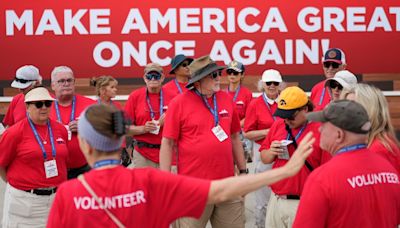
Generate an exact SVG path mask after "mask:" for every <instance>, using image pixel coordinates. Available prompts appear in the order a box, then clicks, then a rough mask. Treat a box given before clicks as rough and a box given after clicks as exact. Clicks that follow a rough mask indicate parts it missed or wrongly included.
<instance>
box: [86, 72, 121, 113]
mask: <svg viewBox="0 0 400 228" xmlns="http://www.w3.org/2000/svg"><path fill="white" fill-rule="evenodd" d="M90 85H91V86H94V87H95V88H96V94H97V96H98V97H99V98H98V99H97V103H99V104H100V103H104V104H112V105H115V107H117V108H118V109H121V110H122V106H121V104H120V103H119V102H117V101H113V100H111V99H112V98H115V96H116V95H117V91H118V89H117V86H118V81H117V79H115V78H113V77H112V76H100V77H98V78H92V80H90Z"/></svg>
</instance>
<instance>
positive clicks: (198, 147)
mask: <svg viewBox="0 0 400 228" xmlns="http://www.w3.org/2000/svg"><path fill="white" fill-rule="evenodd" d="M190 68H191V72H192V78H191V79H190V81H189V83H188V85H187V87H188V88H190V91H187V92H185V93H184V94H182V95H180V96H177V97H176V98H174V99H173V100H172V101H171V103H170V105H169V111H168V113H167V115H166V117H165V125H164V132H163V139H162V142H161V150H160V168H161V170H165V171H170V169H171V163H172V157H173V156H172V155H173V151H174V145H175V143H176V145H177V157H178V159H177V160H178V162H177V167H178V174H182V175H186V176H191V177H197V178H202V179H208V180H218V179H222V178H226V177H231V176H234V175H235V171H234V170H235V169H234V165H235V164H236V166H237V167H238V169H239V171H240V173H242V174H246V173H247V172H248V170H247V169H246V161H245V159H244V154H243V147H242V143H241V141H240V137H239V132H240V121H239V117H238V114H237V113H236V110H235V107H234V105H233V102H232V99H231V98H230V96H229V95H228V94H226V93H225V92H223V91H220V75H221V70H222V69H224V67H223V66H218V65H217V64H216V63H215V62H214V61H213V60H212V59H211V58H210V57H209V56H203V57H200V58H198V59H195V60H194V61H193V62H192V64H191V65H190ZM209 220H210V222H211V224H212V226H213V227H217V228H218V227H230V228H232V227H233V228H235V227H238V228H239V227H241V228H242V227H244V222H245V219H244V204H243V199H241V198H237V199H235V200H229V201H226V202H223V203H218V204H211V205H207V206H206V208H205V210H204V212H203V214H202V216H201V218H200V219H198V220H196V219H192V218H184V219H180V220H178V221H177V223H178V225H179V226H178V227H205V226H206V224H207V222H208V221H209Z"/></svg>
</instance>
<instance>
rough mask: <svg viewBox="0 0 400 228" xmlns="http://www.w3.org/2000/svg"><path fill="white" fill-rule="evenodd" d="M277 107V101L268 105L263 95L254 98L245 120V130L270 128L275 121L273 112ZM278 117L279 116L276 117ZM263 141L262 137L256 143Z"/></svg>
mask: <svg viewBox="0 0 400 228" xmlns="http://www.w3.org/2000/svg"><path fill="white" fill-rule="evenodd" d="M268 105H269V104H268ZM268 107H270V108H271V109H269V108H268ZM277 108H278V104H277V103H274V104H272V105H269V106H267V105H266V104H265V102H264V99H263V95H261V96H259V97H258V98H257V99H254V100H253V101H252V102H251V103H250V105H249V107H248V108H247V112H246V119H245V120H244V132H248V131H254V130H262V129H269V128H270V127H271V126H272V124H273V123H274V121H275V120H274V117H273V114H274V113H275V111H276V109H277ZM276 119H279V118H278V117H276ZM263 141H264V139H260V140H258V141H256V143H258V144H261V143H262V142H263Z"/></svg>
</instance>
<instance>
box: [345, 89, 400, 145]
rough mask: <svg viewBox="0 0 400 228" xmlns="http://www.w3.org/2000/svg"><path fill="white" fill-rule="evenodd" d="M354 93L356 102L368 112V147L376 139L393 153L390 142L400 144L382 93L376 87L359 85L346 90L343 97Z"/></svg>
mask: <svg viewBox="0 0 400 228" xmlns="http://www.w3.org/2000/svg"><path fill="white" fill-rule="evenodd" d="M351 93H354V95H355V101H357V102H358V103H360V104H361V105H362V106H363V107H364V108H365V109H366V110H367V113H368V116H369V119H370V122H371V130H370V132H369V133H368V146H370V145H371V144H372V142H373V141H374V139H378V140H380V141H381V142H382V144H383V145H384V146H385V148H386V149H388V150H389V151H391V152H392V153H393V150H392V148H391V147H390V142H391V141H393V142H394V143H395V144H396V145H397V146H399V142H398V141H397V139H396V134H395V131H394V127H393V124H392V120H391V118H390V113H389V105H388V102H387V100H386V98H385V96H384V95H383V93H382V91H381V90H379V89H378V88H376V87H375V86H372V85H368V84H365V83H359V84H357V85H355V86H354V88H352V89H350V90H346V91H345V92H344V93H343V94H342V95H343V97H344V98H345V97H347V96H348V95H349V94H351Z"/></svg>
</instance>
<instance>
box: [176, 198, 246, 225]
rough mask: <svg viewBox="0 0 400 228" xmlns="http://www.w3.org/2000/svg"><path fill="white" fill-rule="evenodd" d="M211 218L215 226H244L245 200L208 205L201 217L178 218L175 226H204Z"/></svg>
mask: <svg viewBox="0 0 400 228" xmlns="http://www.w3.org/2000/svg"><path fill="white" fill-rule="evenodd" d="M208 220H210V222H211V225H212V227H213V228H244V224H245V215H244V200H243V199H237V200H231V201H226V202H223V203H219V204H213V205H207V206H206V207H205V208H204V211H203V214H202V215H201V217H200V219H194V218H181V219H178V220H177V221H176V222H175V224H174V227H175V228H204V227H206V225H207V222H208Z"/></svg>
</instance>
